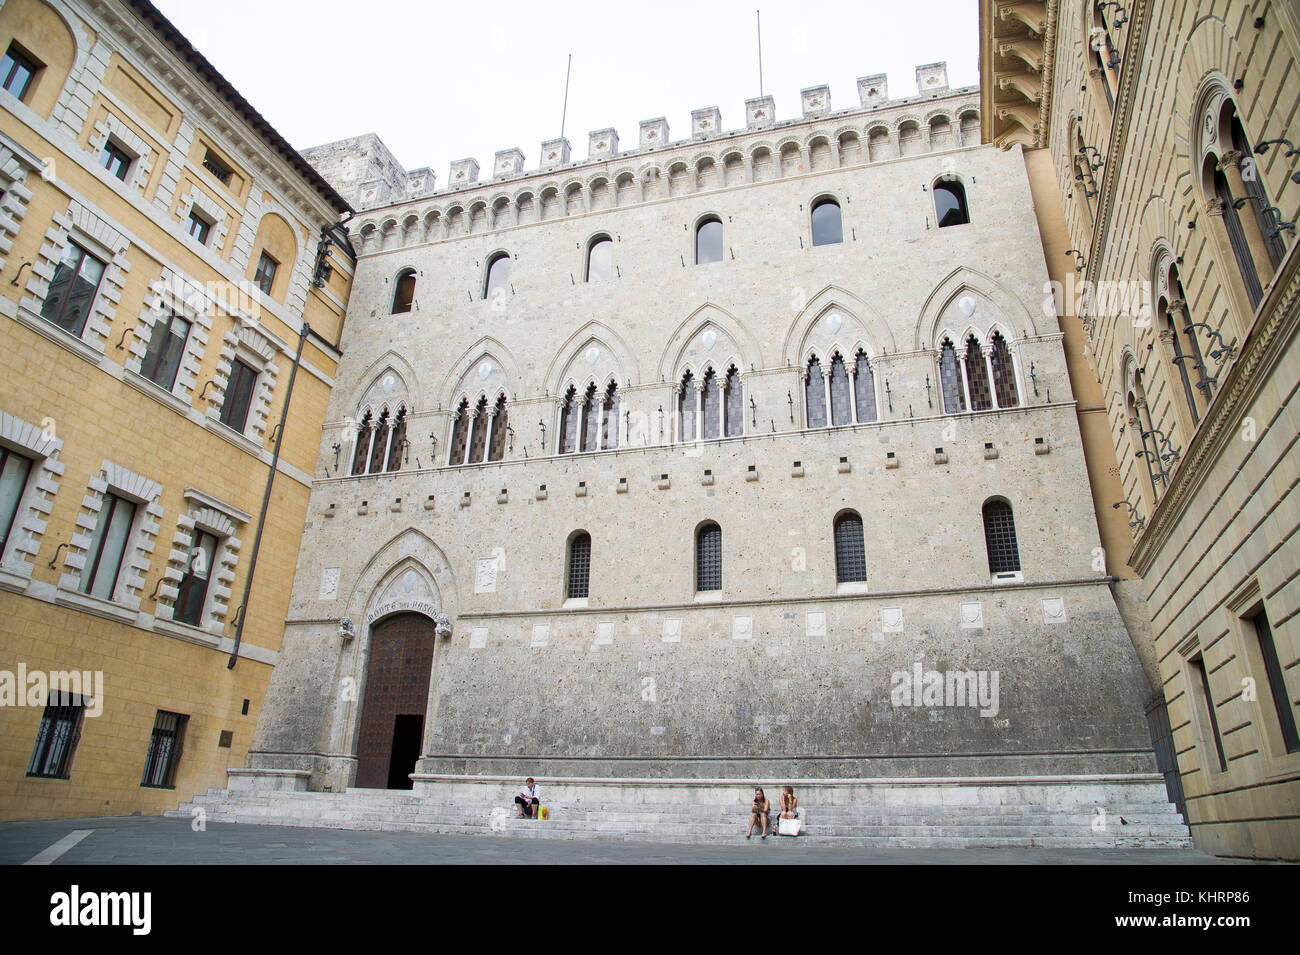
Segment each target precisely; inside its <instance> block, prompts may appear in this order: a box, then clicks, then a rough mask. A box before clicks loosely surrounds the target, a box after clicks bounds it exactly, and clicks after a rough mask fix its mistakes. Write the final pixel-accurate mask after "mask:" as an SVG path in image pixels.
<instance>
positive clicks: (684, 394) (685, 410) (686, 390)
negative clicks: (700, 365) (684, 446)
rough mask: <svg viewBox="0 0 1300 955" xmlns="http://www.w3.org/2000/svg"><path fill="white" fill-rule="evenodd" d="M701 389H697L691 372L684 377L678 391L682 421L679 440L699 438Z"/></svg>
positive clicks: (678, 405)
mask: <svg viewBox="0 0 1300 955" xmlns="http://www.w3.org/2000/svg"><path fill="white" fill-rule="evenodd" d="M699 398H700V395H699V389H697V388H696V387H695V376H694V375H692V374H691V373H690V372H689V371H688V372H686V374H684V375H682V385H681V388H679V389H678V391H677V412H678V417H679V419H680V420H681V431H680V432H679V440H682V441H694V440H696V439H697V438H698V437H699V432H698V430H697V425H698V423H699V420H700V416H699V406H698V405H699Z"/></svg>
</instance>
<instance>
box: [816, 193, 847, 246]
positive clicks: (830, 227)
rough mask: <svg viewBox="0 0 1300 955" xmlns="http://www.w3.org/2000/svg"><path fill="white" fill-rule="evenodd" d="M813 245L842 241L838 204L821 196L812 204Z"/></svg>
mask: <svg viewBox="0 0 1300 955" xmlns="http://www.w3.org/2000/svg"><path fill="white" fill-rule="evenodd" d="M812 240H813V245H838V244H839V243H841V242H843V241H844V223H843V220H842V218H841V216H840V204H839V203H838V202H836V201H835V200H834V199H832V198H830V197H829V196H823V197H822V198H820V199H817V200H815V201H814V202H813V204H812Z"/></svg>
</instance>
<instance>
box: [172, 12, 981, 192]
mask: <svg viewBox="0 0 1300 955" xmlns="http://www.w3.org/2000/svg"><path fill="white" fill-rule="evenodd" d="M154 3H155V4H156V5H157V6H158V7H159V9H161V10H162V12H163V14H164V15H165V16H167V17H168V19H170V20H171V21H172V22H173V23H174V24H175V25H176V26H177V27H178V28H179V29H180V31H181V32H182V33H184V34H185V35H186V36H187V37H188V38H189V40H190V42H191V43H193V44H194V45H195V46H196V47H198V49H199V50H200V51H202V53H203V54H204V55H205V56H206V57H207V58H208V59H209V60H210V61H211V62H212V63H213V65H214V66H216V67H217V69H218V70H220V71H221V72H222V73H224V74H225V76H226V78H227V79H229V80H230V81H231V82H232V83H233V84H234V85H235V87H236V88H237V89H238V90H239V91H240V92H241V93H243V94H244V96H245V97H246V98H247V99H248V100H249V102H251V103H252V104H253V106H254V107H256V108H257V109H258V110H259V111H260V112H261V113H262V115H263V116H265V117H266V118H267V120H268V121H270V123H271V124H272V125H273V126H275V127H276V128H277V129H278V130H279V131H280V133H281V134H282V135H283V136H284V137H285V138H286V139H288V140H289V142H290V143H292V144H293V145H294V146H295V147H297V148H299V149H305V148H306V147H308V146H316V145H320V144H321V143H326V142H331V141H333V140H337V139H345V138H347V137H349V136H356V135H360V134H362V133H370V132H373V133H378V134H379V137H380V138H381V139H382V140H383V141H384V143H385V144H386V145H387V146H388V148H389V149H390V150H392V152H393V155H394V156H396V157H397V160H398V161H399V162H401V163H402V164H403V165H404V166H405V167H406V168H407V169H408V170H409V169H416V168H419V167H421V166H430V167H432V168H433V170H434V171H435V172H436V173H437V177H438V187H439V188H441V187H443V186H445V185H446V183H447V169H448V166H449V164H450V163H451V161H452V160H454V159H461V158H464V157H473V158H475V159H477V160H478V162H479V165H480V167H481V168H482V169H483V173H482V175H483V176H484V177H485V178H486V177H487V176H490V175H491V171H492V162H493V156H494V154H495V153H496V151H497V150H498V149H507V148H509V147H511V146H518V147H519V148H520V149H522V150H523V151H524V156H525V167H526V168H528V169H533V168H536V167H537V165H538V161H539V158H540V154H541V143H542V141H543V140H546V139H552V138H554V137H556V136H558V135H559V134H560V121H561V113H562V107H563V104H564V73H565V62H566V59H567V56H568V54H569V53H572V54H573V72H572V78H571V80H570V85H569V101H568V115H567V120H566V122H565V135H566V136H567V137H568V139H569V141H570V142H571V143H572V144H573V159H574V160H578V159H584V158H586V155H587V134H588V133H589V132H590V131H592V130H595V129H603V128H606V127H610V126H613V127H615V128H616V129H617V130H618V134H619V137H620V142H621V145H622V146H623V148H635V147H636V145H637V142H638V125H637V124H638V123H639V122H640V121H641V120H643V119H652V118H654V117H657V116H665V117H667V119H668V125H669V131H670V133H671V135H672V138H673V139H674V140H677V139H682V138H685V137H686V134H687V133H688V132H689V129H690V113H691V110H693V109H700V108H703V107H706V106H717V107H719V108H720V109H721V110H722V125H723V128H724V129H728V130H730V129H737V128H740V127H743V126H744V124H745V116H744V103H745V100H746V99H749V98H751V97H754V96H757V95H759V78H758V42H757V37H756V30H755V17H754V11H755V9H756V8H758V9H761V10H762V27H763V92H765V93H767V94H770V95H772V96H774V97H775V98H776V115H777V118H778V119H792V118H794V117H796V116H798V115H799V112H800V106H799V91H800V90H801V89H804V88H806V87H809V86H819V85H822V84H829V86H830V88H831V105H832V107H833V108H835V109H844V108H847V107H850V106H856V105H857V103H858V95H857V78H858V77H859V76H866V75H869V74H875V73H887V74H889V93H890V96H891V97H892V98H899V97H902V96H911V95H914V94H915V93H916V67H917V66H919V65H920V64H923V63H932V62H935V61H938V60H946V61H947V63H948V82H949V84H950V85H951V86H953V87H957V86H967V85H974V84H976V83H978V82H979V75H978V65H977V55H978V42H977V22H978V9H977V4H976V2H975V0H904V2H892V0H852V2H846V0H840V2H828V0H799V2H789V0H786V2H782V3H764V4H762V5H761V7H760V6H759V4H757V3H756V2H755V0H746V2H731V0H656V2H653V3H619V2H614V3H610V2H602V3H590V2H565V3H538V2H536V0H533V2H520V0H494V2H490V3H469V2H460V3H455V4H451V3H443V2H409V0H408V2H399V0H366V2H364V3H358V2H356V0H346V2H341V0H312V2H307V0H225V2H222V3H203V2H196V0H154Z"/></svg>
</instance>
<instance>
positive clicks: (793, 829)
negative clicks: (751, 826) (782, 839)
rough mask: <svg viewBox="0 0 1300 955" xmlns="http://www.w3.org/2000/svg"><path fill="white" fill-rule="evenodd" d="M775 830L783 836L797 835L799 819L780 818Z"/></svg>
mask: <svg viewBox="0 0 1300 955" xmlns="http://www.w3.org/2000/svg"><path fill="white" fill-rule="evenodd" d="M777 832H778V834H780V835H783V836H797V835H799V820H798V819H782V820H781V822H780V824H779V825H778V827H777Z"/></svg>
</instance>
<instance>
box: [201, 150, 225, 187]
mask: <svg viewBox="0 0 1300 955" xmlns="http://www.w3.org/2000/svg"><path fill="white" fill-rule="evenodd" d="M203 168H204V169H206V170H207V171H208V172H210V173H212V175H214V176H216V177H217V179H218V181H220V183H221V184H222V185H223V186H228V185H230V177H231V172H230V167H229V166H227V165H226V164H225V163H223V162H222V161H221V160H220V159H218V158H217V157H216V156H214V155H213V154H212V150H211V149H205V150H204V151H203Z"/></svg>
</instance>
